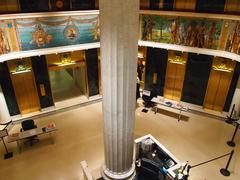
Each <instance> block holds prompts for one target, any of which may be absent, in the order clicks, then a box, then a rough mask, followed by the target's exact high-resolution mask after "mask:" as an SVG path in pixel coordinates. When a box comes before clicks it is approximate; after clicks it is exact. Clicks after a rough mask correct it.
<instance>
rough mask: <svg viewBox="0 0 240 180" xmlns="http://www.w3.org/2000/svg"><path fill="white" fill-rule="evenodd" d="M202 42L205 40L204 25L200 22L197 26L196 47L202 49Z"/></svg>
mask: <svg viewBox="0 0 240 180" xmlns="http://www.w3.org/2000/svg"><path fill="white" fill-rule="evenodd" d="M204 40H205V23H204V22H201V25H199V26H198V31H197V42H196V47H200V48H203V47H204Z"/></svg>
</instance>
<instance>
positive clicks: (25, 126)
mask: <svg viewBox="0 0 240 180" xmlns="http://www.w3.org/2000/svg"><path fill="white" fill-rule="evenodd" d="M21 124H22V128H21V130H20V131H21V132H22V131H27V130H31V129H34V128H37V126H36V125H35V124H34V121H33V120H32V119H28V120H25V121H22V123H21ZM26 139H27V141H25V142H24V144H26V143H28V142H29V143H30V146H32V145H33V142H34V141H36V142H39V139H38V138H37V136H31V137H28V138H26Z"/></svg>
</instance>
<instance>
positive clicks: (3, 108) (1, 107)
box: [0, 86, 11, 124]
mask: <svg viewBox="0 0 240 180" xmlns="http://www.w3.org/2000/svg"><path fill="white" fill-rule="evenodd" d="M10 121H11V117H10V114H9V111H8V107H7V104H6V100H5V97H4V94H3V92H2V87H1V86H0V124H7V123H9V122H10Z"/></svg>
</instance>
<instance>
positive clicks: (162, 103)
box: [151, 97, 189, 121]
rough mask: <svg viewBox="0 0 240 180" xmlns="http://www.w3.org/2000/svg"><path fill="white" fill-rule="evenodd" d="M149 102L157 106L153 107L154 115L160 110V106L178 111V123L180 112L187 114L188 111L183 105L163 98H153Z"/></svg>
mask: <svg viewBox="0 0 240 180" xmlns="http://www.w3.org/2000/svg"><path fill="white" fill-rule="evenodd" d="M151 101H152V102H154V103H156V104H157V106H155V107H154V111H155V114H156V113H157V112H158V109H161V107H160V106H166V107H170V108H173V109H177V110H179V114H178V121H180V119H181V116H182V111H185V112H187V111H188V110H189V108H188V106H185V105H183V104H182V103H181V102H177V101H173V100H168V99H165V98H160V97H153V98H152V100H151Z"/></svg>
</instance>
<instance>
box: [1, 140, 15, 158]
mask: <svg viewBox="0 0 240 180" xmlns="http://www.w3.org/2000/svg"><path fill="white" fill-rule="evenodd" d="M2 142H3V145H4V147H5V150H6V153H5V154H4V159H9V158H11V157H13V152H8V149H7V146H6V144H5V141H4V139H3V138H2Z"/></svg>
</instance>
